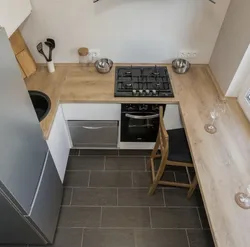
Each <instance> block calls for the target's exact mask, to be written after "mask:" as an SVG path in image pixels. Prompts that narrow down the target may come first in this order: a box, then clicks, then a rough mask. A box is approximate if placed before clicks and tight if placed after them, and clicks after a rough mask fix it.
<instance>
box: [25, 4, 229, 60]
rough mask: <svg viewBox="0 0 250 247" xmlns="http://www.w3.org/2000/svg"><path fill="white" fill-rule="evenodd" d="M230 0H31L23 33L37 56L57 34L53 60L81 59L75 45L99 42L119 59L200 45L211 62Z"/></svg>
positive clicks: (171, 54)
mask: <svg viewBox="0 0 250 247" xmlns="http://www.w3.org/2000/svg"><path fill="white" fill-rule="evenodd" d="M229 2H230V0H220V1H218V3H217V4H212V3H211V2H209V1H208V0H100V1H99V2H98V3H95V4H93V2H92V0H71V1H69V0H31V3H32V7H33V11H32V14H31V16H30V17H29V18H28V20H27V21H26V23H25V25H24V27H23V30H22V33H23V36H24V38H25V40H26V42H27V44H28V46H29V48H30V50H31V52H32V53H33V55H34V57H35V59H36V61H37V62H44V59H43V57H41V56H40V55H39V54H38V53H37V51H36V45H37V43H38V41H40V40H44V39H45V38H47V37H48V36H52V37H54V38H55V39H56V42H57V48H56V51H55V54H54V60H55V62H78V55H77V49H78V48H79V47H82V46H86V47H88V48H100V49H101V56H107V57H109V58H111V59H113V60H114V61H115V62H128V63H130V62H149V63H152V62H169V61H171V60H172V59H173V58H175V57H176V56H177V55H178V54H179V51H180V50H198V51H199V54H198V57H197V59H195V60H194V61H193V62H195V63H208V62H209V59H210V56H211V53H212V50H213V47H214V44H215V42H216V39H217V36H218V33H219V30H220V27H221V24H222V22H223V19H224V16H225V13H226V10H227V7H228V5H229Z"/></svg>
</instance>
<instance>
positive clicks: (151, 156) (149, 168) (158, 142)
mask: <svg viewBox="0 0 250 247" xmlns="http://www.w3.org/2000/svg"><path fill="white" fill-rule="evenodd" d="M159 146H160V136H159V135H158V136H157V139H156V142H155V146H154V149H153V151H152V152H151V155H150V159H149V162H148V170H151V159H154V158H155V157H156V153H157V151H158V149H159Z"/></svg>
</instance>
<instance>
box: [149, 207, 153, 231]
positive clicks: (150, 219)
mask: <svg viewBox="0 0 250 247" xmlns="http://www.w3.org/2000/svg"><path fill="white" fill-rule="evenodd" d="M148 210H149V221H150V228H151V229H152V228H153V226H152V214H151V208H150V207H148Z"/></svg>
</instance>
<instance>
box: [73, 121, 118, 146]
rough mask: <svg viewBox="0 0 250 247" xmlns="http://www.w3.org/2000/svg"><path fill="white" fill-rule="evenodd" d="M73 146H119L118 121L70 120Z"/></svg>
mask: <svg viewBox="0 0 250 247" xmlns="http://www.w3.org/2000/svg"><path fill="white" fill-rule="evenodd" d="M68 125H69V131H70V135H71V139H72V143H73V147H87V148H92V147H93V148H96V147H97V148H98V147H115V148H116V147H117V142H118V121H103V120H101V121H97V120H96V121H75V120H74V121H68Z"/></svg>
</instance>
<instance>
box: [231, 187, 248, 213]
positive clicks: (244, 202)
mask: <svg viewBox="0 0 250 247" xmlns="http://www.w3.org/2000/svg"><path fill="white" fill-rule="evenodd" d="M235 201H236V202H237V204H238V205H239V206H240V207H242V208H245V209H248V208H250V185H248V186H247V189H246V193H242V192H239V193H237V194H236V195H235Z"/></svg>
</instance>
